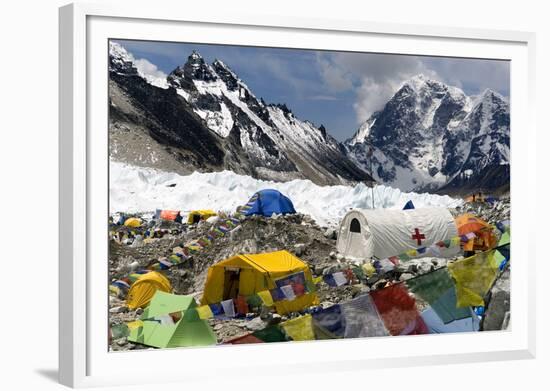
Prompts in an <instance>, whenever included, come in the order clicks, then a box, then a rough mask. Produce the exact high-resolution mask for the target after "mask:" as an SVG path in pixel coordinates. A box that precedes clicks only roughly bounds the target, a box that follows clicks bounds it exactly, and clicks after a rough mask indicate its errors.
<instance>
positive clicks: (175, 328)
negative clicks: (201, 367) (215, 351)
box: [128, 291, 216, 348]
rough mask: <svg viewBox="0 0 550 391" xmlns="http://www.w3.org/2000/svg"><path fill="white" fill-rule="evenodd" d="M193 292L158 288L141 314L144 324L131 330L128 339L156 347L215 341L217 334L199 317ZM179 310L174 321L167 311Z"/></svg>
mask: <svg viewBox="0 0 550 391" xmlns="http://www.w3.org/2000/svg"><path fill="white" fill-rule="evenodd" d="M196 307H197V303H196V302H195V299H194V298H193V297H192V296H183V295H172V294H170V293H166V292H162V291H157V292H156V293H155V296H153V299H152V300H151V303H150V304H149V307H148V308H147V310H146V311H144V313H143V314H142V315H141V320H142V321H143V326H142V327H138V328H136V329H134V330H132V332H131V333H130V336H129V337H128V340H129V341H131V342H137V343H141V344H143V345H148V346H154V347H157V348H176V347H188V346H206V345H214V344H216V335H215V334H214V332H213V331H212V329H211V328H210V325H209V324H208V322H207V321H206V320H203V319H200V318H199V315H198V313H197V311H196V310H195V308H196ZM178 312H180V313H181V318H180V319H179V320H178V321H177V322H175V323H174V322H173V320H172V318H171V317H170V316H169V314H173V313H178Z"/></svg>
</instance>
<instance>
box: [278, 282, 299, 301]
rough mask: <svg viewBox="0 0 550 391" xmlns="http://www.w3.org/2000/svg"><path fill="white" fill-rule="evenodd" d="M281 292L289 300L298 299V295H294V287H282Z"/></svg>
mask: <svg viewBox="0 0 550 391" xmlns="http://www.w3.org/2000/svg"><path fill="white" fill-rule="evenodd" d="M281 291H282V292H283V294H284V295H285V297H286V299H287V300H294V299H295V298H296V295H295V294H294V289H292V285H284V286H282V287H281Z"/></svg>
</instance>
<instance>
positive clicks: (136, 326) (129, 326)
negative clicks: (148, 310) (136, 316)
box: [126, 320, 143, 331]
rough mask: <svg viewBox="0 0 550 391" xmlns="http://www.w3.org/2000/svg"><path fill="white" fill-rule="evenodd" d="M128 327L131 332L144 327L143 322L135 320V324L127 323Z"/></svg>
mask: <svg viewBox="0 0 550 391" xmlns="http://www.w3.org/2000/svg"><path fill="white" fill-rule="evenodd" d="M126 326H128V329H129V330H130V331H132V330H134V329H137V328H139V327H142V326H143V321H141V320H134V321H133V322H128V323H126Z"/></svg>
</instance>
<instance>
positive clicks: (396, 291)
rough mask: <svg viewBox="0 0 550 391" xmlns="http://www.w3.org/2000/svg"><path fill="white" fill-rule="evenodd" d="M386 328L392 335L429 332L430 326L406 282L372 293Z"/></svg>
mask: <svg viewBox="0 0 550 391" xmlns="http://www.w3.org/2000/svg"><path fill="white" fill-rule="evenodd" d="M370 295H371V297H372V299H373V301H374V304H375V305H376V308H377V309H378V313H379V314H380V316H381V317H382V320H383V321H384V324H385V326H386V329H387V330H388V331H389V332H390V334H391V335H412V334H427V333H428V328H427V326H426V324H425V323H424V321H423V320H422V318H421V316H420V313H419V312H418V310H417V308H416V301H415V300H414V298H413V297H412V296H411V295H410V294H409V292H408V290H407V287H406V286H405V285H404V284H395V285H391V286H389V287H385V288H384V289H380V290H377V291H374V292H371V293H370Z"/></svg>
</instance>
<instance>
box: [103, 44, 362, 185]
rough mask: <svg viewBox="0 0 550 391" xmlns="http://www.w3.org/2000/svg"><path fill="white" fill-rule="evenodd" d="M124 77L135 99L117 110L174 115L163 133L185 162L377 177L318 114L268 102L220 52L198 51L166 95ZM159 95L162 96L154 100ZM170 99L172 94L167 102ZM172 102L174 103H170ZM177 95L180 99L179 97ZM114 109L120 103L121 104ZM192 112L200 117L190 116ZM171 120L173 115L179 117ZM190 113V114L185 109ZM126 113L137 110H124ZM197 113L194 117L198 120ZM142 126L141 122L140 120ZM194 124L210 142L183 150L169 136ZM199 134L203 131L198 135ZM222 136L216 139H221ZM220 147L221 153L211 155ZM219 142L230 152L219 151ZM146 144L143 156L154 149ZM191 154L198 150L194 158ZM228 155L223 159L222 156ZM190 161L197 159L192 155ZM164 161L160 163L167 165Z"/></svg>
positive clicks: (280, 176) (253, 172) (317, 177)
mask: <svg viewBox="0 0 550 391" xmlns="http://www.w3.org/2000/svg"><path fill="white" fill-rule="evenodd" d="M112 79H116V80H118V81H120V82H121V88H124V89H125V91H124V96H128V97H130V99H132V100H135V102H134V103H133V104H131V105H129V104H127V103H125V104H122V103H120V104H117V102H116V100H113V103H114V104H116V110H120V108H124V107H128V106H134V105H135V106H136V107H143V106H145V107H147V108H148V110H149V113H148V117H150V118H155V119H158V120H159V121H160V122H162V123H163V126H164V123H166V128H163V129H162V136H158V135H155V138H158V139H160V140H162V142H165V143H166V145H167V148H169V149H170V153H171V154H173V155H174V156H175V158H176V159H177V160H179V161H181V162H182V164H184V165H185V164H192V165H193V166H194V167H196V168H198V169H199V170H200V169H203V168H204V169H212V168H213V167H217V169H229V170H232V171H234V172H236V173H240V174H246V175H250V176H253V177H255V178H261V179H269V180H276V181H287V180H291V179H310V180H311V181H313V182H314V183H317V184H321V185H326V184H344V183H351V182H357V181H364V180H367V181H370V180H371V178H370V176H369V175H367V174H366V173H365V172H364V171H363V170H362V169H360V168H359V167H358V166H357V165H356V164H354V163H353V162H352V161H351V160H350V159H349V158H348V157H347V156H346V154H345V149H344V148H343V146H342V145H341V144H340V143H338V142H337V141H336V140H335V139H334V138H332V137H331V136H330V135H329V134H328V132H327V130H326V129H325V128H324V127H322V128H317V127H315V125H314V124H313V123H312V122H310V121H302V120H300V119H298V118H296V117H295V116H294V115H293V114H292V111H291V109H290V108H289V107H288V106H287V105H286V104H284V103H282V104H279V105H266V104H265V102H264V101H263V100H262V99H258V98H256V96H255V95H254V94H253V92H252V91H251V89H250V88H249V87H248V86H247V85H246V84H245V83H244V81H243V80H242V79H240V78H239V76H238V75H237V73H236V72H234V71H233V70H232V69H231V68H230V67H229V66H228V65H227V64H226V63H224V62H223V61H222V60H220V59H216V60H214V61H213V62H212V64H211V65H210V64H208V63H207V62H206V61H205V59H204V58H203V57H202V56H201V55H200V53H199V52H197V51H193V52H192V53H190V54H189V55H188V57H187V60H186V61H185V63H184V64H182V65H180V66H178V67H176V68H175V69H174V70H173V71H172V72H170V74H169V75H168V76H167V78H166V80H167V85H168V87H169V88H168V89H167V90H166V93H165V95H160V94H161V93H160V92H159V91H156V92H155V94H151V91H149V92H148V93H145V94H144V91H145V90H147V88H146V86H144V85H142V86H141V87H139V88H138V86H137V85H130V84H129V83H123V81H122V80H120V79H118V78H117V77H116V76H115V75H112ZM150 95H155V96H157V98H155V99H158V100H159V101H158V102H157V101H153V102H152V101H151V100H152V97H151V96H150ZM163 100H164V102H163ZM168 102H170V105H168ZM176 102H177V103H176ZM113 111H115V109H114V108H113ZM189 113H192V114H193V118H194V119H192V118H190V117H188V115H189ZM174 115H175V116H176V117H177V118H173V121H170V122H169V121H168V120H167V118H168V117H174ZM180 116H181V117H183V116H186V117H187V118H186V121H185V122H183V121H181V119H180V118H179V117H180ZM119 117H120V118H124V119H126V118H133V117H132V116H128V115H127V114H126V113H121V114H120V115H119ZM191 120H193V121H195V124H193V125H191V123H190V121H191ZM132 126H133V127H139V126H141V124H140V123H136V124H132ZM189 127H193V128H196V129H197V132H199V129H198V128H199V127H200V128H201V129H202V130H200V131H201V132H204V133H205V137H204V139H205V140H206V134H208V136H209V139H210V140H211V141H210V144H211V145H210V144H208V143H203V144H202V148H203V151H201V153H198V151H189V150H185V151H180V150H178V149H177V148H175V145H174V143H173V142H172V141H164V140H168V139H178V140H179V139H184V138H186V137H187V132H188V131H187V129H188V128H189ZM194 137H195V138H196V137H197V136H196V135H195V136H194ZM214 140H215V141H214ZM210 148H212V150H213V151H215V153H213V154H212V155H213V156H215V157H216V159H215V160H210V159H209V158H207V156H208V154H209V149H210ZM219 150H222V151H223V156H221V157H220V156H219V152H218V151H219ZM148 153H149V152H148V151H143V153H142V154H140V156H143V155H147V154H148ZM188 155H191V156H192V158H189V157H188ZM220 161H221V163H220ZM188 162H190V163H188ZM159 168H160V167H159Z"/></svg>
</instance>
